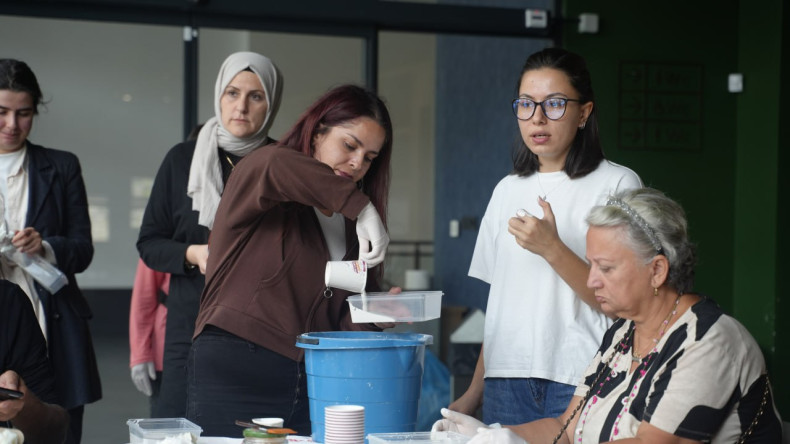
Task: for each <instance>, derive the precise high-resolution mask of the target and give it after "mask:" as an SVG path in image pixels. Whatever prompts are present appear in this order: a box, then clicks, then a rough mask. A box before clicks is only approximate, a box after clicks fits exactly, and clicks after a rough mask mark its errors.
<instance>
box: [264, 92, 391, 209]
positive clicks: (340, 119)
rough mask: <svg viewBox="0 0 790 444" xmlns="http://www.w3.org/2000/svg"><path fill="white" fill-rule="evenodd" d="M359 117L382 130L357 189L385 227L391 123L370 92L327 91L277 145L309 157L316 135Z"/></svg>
mask: <svg viewBox="0 0 790 444" xmlns="http://www.w3.org/2000/svg"><path fill="white" fill-rule="evenodd" d="M360 117H369V118H371V119H373V120H375V121H376V122H378V124H379V125H381V127H382V128H384V133H385V137H384V144H383V145H382V147H381V151H379V155H378V156H376V158H375V159H374V160H373V163H371V165H370V169H368V171H367V173H366V174H365V177H363V178H362V181H361V185H362V190H363V191H364V192H365V194H367V196H368V197H369V198H370V201H371V202H372V203H373V206H375V207H376V209H377V210H378V212H379V216H381V220H382V222H384V224H385V225H386V223H387V219H386V217H387V195H388V192H389V181H390V158H391V154H392V122H391V121H390V115H389V112H388V111H387V107H386V106H385V105H384V102H383V101H382V100H381V99H380V98H379V97H378V96H377V95H376V94H375V93H374V92H372V91H369V90H367V89H365V88H362V87H359V86H356V85H342V86H338V87H336V88H333V89H331V90H329V92H327V93H326V94H324V95H323V96H322V97H321V98H319V99H318V100H317V101H316V102H315V103H313V104H312V105H310V107H309V108H307V110H306V111H305V112H304V114H302V116H301V117H299V120H297V121H296V124H294V126H293V127H291V129H290V130H288V132H287V133H286V134H285V135H284V136H283V137H282V139H280V141H279V144H280V145H283V146H287V147H290V148H292V149H295V150H298V151H301V152H303V153H304V154H307V155H309V156H312V155H313V150H314V147H313V139H314V138H315V136H316V135H318V134H324V133H326V132H328V131H329V130H330V129H331V128H332V127H334V126H338V125H341V124H343V123H345V122H349V121H351V120H354V119H358V118H360Z"/></svg>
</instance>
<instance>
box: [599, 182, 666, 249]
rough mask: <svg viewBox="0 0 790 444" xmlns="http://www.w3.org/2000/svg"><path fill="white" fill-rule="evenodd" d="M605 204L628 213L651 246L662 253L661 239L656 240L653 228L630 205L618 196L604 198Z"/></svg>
mask: <svg viewBox="0 0 790 444" xmlns="http://www.w3.org/2000/svg"><path fill="white" fill-rule="evenodd" d="M606 206H615V207H618V208H620V209H621V210H623V211H624V212H625V214H627V215H628V217H629V218H630V219H631V221H632V222H634V223H635V224H636V225H637V226H638V227H639V228H641V229H642V231H644V232H645V234H646V235H647V238H648V239H650V243H651V244H653V248H655V249H656V253H657V254H664V247H662V246H661V241H660V240H658V235H656V232H655V230H653V227H651V226H650V225H649V224H648V223H647V221H646V220H645V219H644V218H642V216H640V215H639V213H637V212H636V211H634V209H633V208H631V206H630V205H628V204H627V203H625V202H623V200H622V199H620V198H618V197H611V196H610V197H609V198H608V199H607V200H606Z"/></svg>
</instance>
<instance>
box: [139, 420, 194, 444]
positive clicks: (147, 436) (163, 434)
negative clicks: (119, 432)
mask: <svg viewBox="0 0 790 444" xmlns="http://www.w3.org/2000/svg"><path fill="white" fill-rule="evenodd" d="M126 424H127V425H128V426H129V442H130V443H131V444H156V443H159V442H162V441H164V439H165V438H170V437H176V436H178V435H181V434H183V433H189V434H191V435H192V442H196V441H197V439H198V438H199V437H200V433H201V432H203V429H202V428H200V426H198V425H197V424H195V423H193V422H191V421H189V420H187V419H185V418H143V419H130V420H128V421H126Z"/></svg>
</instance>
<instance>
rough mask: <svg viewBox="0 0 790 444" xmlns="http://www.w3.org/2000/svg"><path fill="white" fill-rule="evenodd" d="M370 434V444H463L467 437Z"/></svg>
mask: <svg viewBox="0 0 790 444" xmlns="http://www.w3.org/2000/svg"><path fill="white" fill-rule="evenodd" d="M431 435H432V433H431V432H403V433H371V434H369V435H368V442H370V444H465V443H466V442H467V441H469V439H470V438H469V437H468V436H465V435H462V434H460V433H455V432H435V433H433V436H431Z"/></svg>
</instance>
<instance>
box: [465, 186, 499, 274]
mask: <svg viewBox="0 0 790 444" xmlns="http://www.w3.org/2000/svg"><path fill="white" fill-rule="evenodd" d="M502 188H503V185H502V182H501V181H500V182H499V184H497V186H496V187H495V188H494V192H493V193H492V194H491V199H490V200H489V201H488V207H486V212H485V215H483V220H482V221H481V222H480V230H479V231H478V233H477V242H476V243H475V251H474V253H473V254H472V262H471V264H470V265H469V273H468V274H469V276H471V277H473V278H477V279H480V280H481V281H483V282H486V283H489V284H490V283H491V280H492V279H493V271H494V267H495V263H496V241H497V237H498V236H499V234H500V232H501V230H503V229H504V230H507V227H499V226H497V225H499V222H498V221H499V211H500V208H501V203H500V201H501V196H502V194H503V192H504V191H503V190H502Z"/></svg>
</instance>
